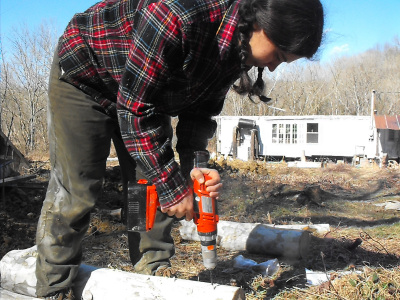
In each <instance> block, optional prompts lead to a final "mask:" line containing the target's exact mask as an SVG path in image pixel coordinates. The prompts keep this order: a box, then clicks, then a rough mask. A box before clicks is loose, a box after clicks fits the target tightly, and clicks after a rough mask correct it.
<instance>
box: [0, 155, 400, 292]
mask: <svg viewBox="0 0 400 300" xmlns="http://www.w3.org/2000/svg"><path fill="white" fill-rule="evenodd" d="M32 166H33V168H32V170H31V172H32V173H34V174H36V175H37V177H36V178H35V179H33V180H30V181H28V182H21V183H18V184H17V185H16V186H11V187H3V188H2V191H1V200H0V228H1V233H0V234H1V236H0V244H1V246H0V258H2V257H3V256H4V255H5V254H6V253H7V252H8V251H10V250H14V249H23V248H28V247H31V246H33V245H34V238H35V232H36V224H37V220H38V217H39V214H40V209H41V204H42V201H43V199H44V197H45V193H46V186H47V181H48V178H49V170H48V167H47V166H48V164H47V163H43V162H32ZM213 167H215V168H217V169H218V170H219V171H220V174H221V176H222V180H223V184H224V191H223V193H222V195H221V200H220V201H219V214H220V219H222V220H229V221H236V222H251V223H252V222H258V223H264V224H269V223H273V224H329V225H330V228H331V231H330V232H329V233H327V234H324V235H318V234H317V233H315V232H313V233H312V243H311V246H310V250H309V255H308V257H306V258H303V259H302V260H297V261H293V260H289V259H286V258H284V257H278V260H279V263H280V266H281V268H280V271H279V273H278V274H276V275H275V276H274V277H262V276H261V277H260V274H257V273H256V272H253V271H251V270H238V269H235V268H233V266H232V261H233V258H234V257H236V256H237V255H239V254H242V255H243V256H245V257H246V258H250V259H253V260H255V261H256V262H264V261H267V260H269V259H272V258H275V257H272V256H269V255H268V254H251V253H246V252H242V253H239V252H233V251H227V250H225V249H222V248H221V247H219V248H218V257H219V263H218V266H217V268H216V269H215V270H214V271H213V274H212V278H210V274H209V272H207V271H206V270H205V269H204V267H203V266H202V264H201V253H200V245H199V243H198V242H194V241H186V240H183V239H182V238H181V237H180V235H179V229H178V228H179V223H178V222H177V223H176V225H175V226H174V229H173V233H172V235H173V238H174V241H175V245H176V255H175V256H174V257H173V258H172V260H171V264H172V267H171V269H168V270H167V272H166V273H165V274H162V275H164V276H173V277H178V278H183V279H189V280H195V281H205V282H210V281H211V280H212V281H213V283H219V284H227V285H237V286H241V287H243V289H244V290H245V292H246V295H247V296H246V299H272V298H274V297H275V296H276V295H278V294H279V293H280V292H281V291H283V290H285V289H290V288H293V287H296V288H304V287H305V286H306V276H305V269H306V268H307V269H311V270H315V271H327V270H335V271H340V270H350V269H357V268H362V267H364V266H369V267H384V268H396V267H397V268H398V267H399V245H400V226H399V224H400V211H398V210H385V209H384V208H383V207H381V206H376V205H374V204H379V203H384V202H386V201H400V184H399V182H400V180H399V177H400V170H399V169H379V168H377V167H373V166H368V167H364V168H360V167H352V166H348V165H327V166H325V167H324V168H321V169H295V168H288V167H287V165H286V164H285V163H265V162H258V163H241V162H229V161H225V160H220V161H217V162H215V164H214V166H213ZM120 179H121V178H120V173H119V167H118V165H115V164H114V166H113V165H110V166H108V168H107V175H106V178H105V182H104V192H103V194H102V196H101V199H100V201H99V202H98V203H97V205H96V208H95V209H94V211H93V213H92V222H91V225H90V228H89V230H88V232H87V235H86V236H85V238H84V241H83V249H84V263H86V264H89V265H94V266H98V267H111V268H117V269H120V270H124V271H132V265H131V263H130V260H129V250H128V246H127V234H126V231H125V226H124V225H123V224H121V223H120V222H119V221H118V220H116V219H115V218H114V217H112V216H111V215H110V211H111V210H114V209H118V208H121V207H122V187H121V183H120ZM387 225H391V226H387Z"/></svg>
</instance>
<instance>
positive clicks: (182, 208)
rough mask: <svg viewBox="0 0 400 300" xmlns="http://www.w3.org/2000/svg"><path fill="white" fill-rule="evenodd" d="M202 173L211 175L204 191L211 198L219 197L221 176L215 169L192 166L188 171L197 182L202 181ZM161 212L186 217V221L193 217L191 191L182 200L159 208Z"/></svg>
mask: <svg viewBox="0 0 400 300" xmlns="http://www.w3.org/2000/svg"><path fill="white" fill-rule="evenodd" d="M204 174H206V175H208V176H210V177H211V179H209V180H207V181H206V182H205V185H206V191H207V192H209V193H210V196H211V197H212V198H217V199H218V197H219V190H220V189H221V188H222V183H221V177H220V176H219V173H218V171H217V170H214V169H207V168H194V169H193V170H192V171H191V172H190V177H191V178H192V180H193V181H194V180H197V181H198V182H199V183H203V182H204ZM161 211H162V212H163V213H167V214H168V215H169V216H174V215H175V217H177V218H178V219H179V218H182V217H184V216H185V217H186V220H187V221H190V220H192V219H193V193H192V192H189V194H188V195H187V196H186V197H184V198H183V200H182V201H181V202H179V203H177V204H175V205H173V206H171V207H168V208H161Z"/></svg>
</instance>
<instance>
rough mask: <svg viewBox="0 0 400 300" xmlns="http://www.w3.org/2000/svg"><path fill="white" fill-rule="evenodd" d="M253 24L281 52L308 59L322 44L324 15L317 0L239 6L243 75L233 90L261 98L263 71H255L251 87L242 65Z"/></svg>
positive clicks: (267, 0) (248, 1)
mask: <svg viewBox="0 0 400 300" xmlns="http://www.w3.org/2000/svg"><path fill="white" fill-rule="evenodd" d="M254 24H257V25H258V26H259V27H261V28H262V29H263V30H264V32H265V33H266V35H267V36H268V38H269V39H270V40H271V41H272V42H273V43H274V44H275V46H277V47H278V48H279V49H280V50H282V51H283V52H286V53H290V54H294V55H297V56H300V57H306V58H308V59H311V58H312V57H313V56H314V55H315V53H316V52H317V50H318V48H319V46H320V45H321V41H322V33H323V27H324V12H323V8H322V4H321V3H320V1H319V0H242V1H241V3H240V6H239V23H238V28H237V30H238V32H237V34H238V38H239V41H240V46H239V52H240V59H241V68H242V72H241V74H240V83H239V86H234V89H235V90H236V91H237V92H238V93H239V94H245V93H248V94H249V96H250V99H251V96H252V95H258V96H259V97H260V100H261V101H263V102H267V101H269V100H270V99H269V98H267V97H265V96H262V95H261V94H262V92H263V90H264V81H263V80H262V72H263V68H258V77H257V80H256V82H255V84H254V85H252V81H251V79H250V77H249V75H248V74H247V71H248V70H249V66H246V64H245V62H246V60H247V57H248V55H249V51H250V46H249V40H250V36H251V33H252V32H253V30H254Z"/></svg>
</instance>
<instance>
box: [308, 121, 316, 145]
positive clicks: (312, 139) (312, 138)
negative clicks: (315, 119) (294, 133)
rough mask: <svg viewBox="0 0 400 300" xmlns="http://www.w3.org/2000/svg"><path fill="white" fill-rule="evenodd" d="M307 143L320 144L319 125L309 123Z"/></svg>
mask: <svg viewBox="0 0 400 300" xmlns="http://www.w3.org/2000/svg"><path fill="white" fill-rule="evenodd" d="M307 143H314V144H315V143H318V123H307Z"/></svg>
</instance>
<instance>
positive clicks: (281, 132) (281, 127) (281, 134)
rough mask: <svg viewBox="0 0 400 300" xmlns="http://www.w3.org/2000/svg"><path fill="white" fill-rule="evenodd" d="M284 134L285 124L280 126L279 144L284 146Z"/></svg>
mask: <svg viewBox="0 0 400 300" xmlns="http://www.w3.org/2000/svg"><path fill="white" fill-rule="evenodd" d="M283 134H284V127H283V124H279V144H283Z"/></svg>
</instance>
